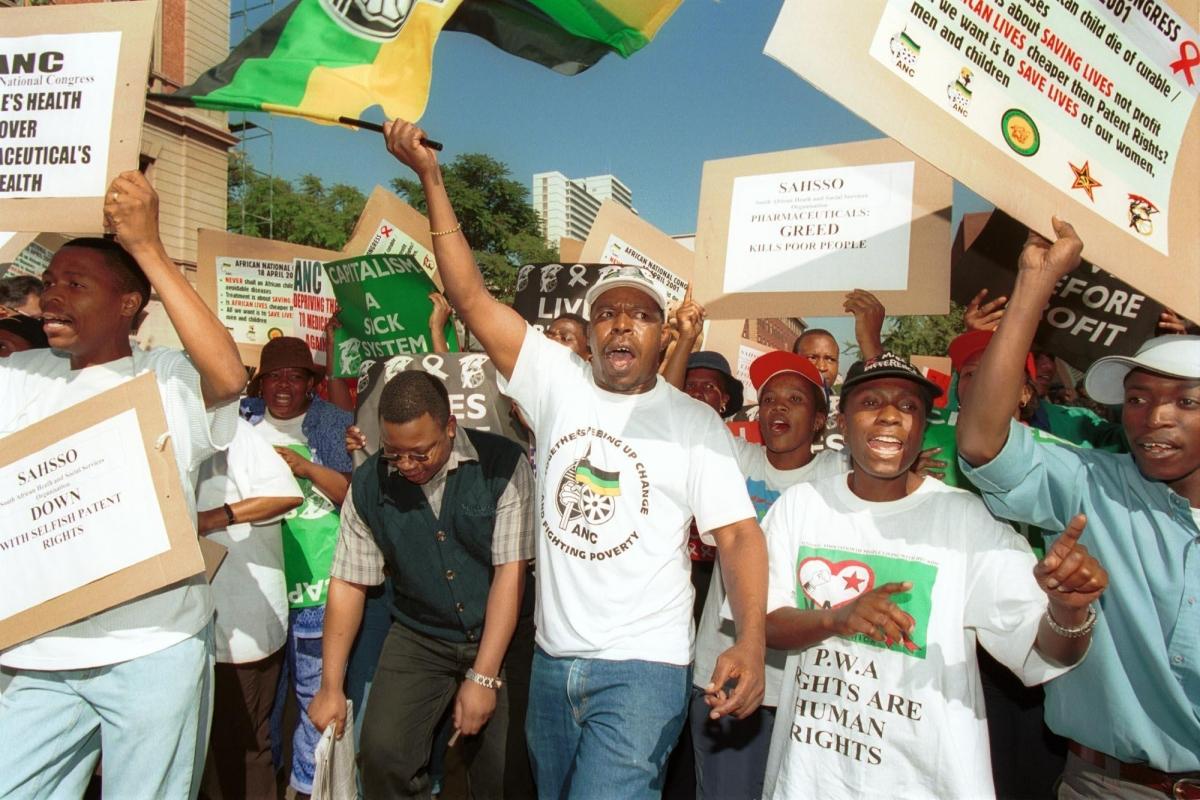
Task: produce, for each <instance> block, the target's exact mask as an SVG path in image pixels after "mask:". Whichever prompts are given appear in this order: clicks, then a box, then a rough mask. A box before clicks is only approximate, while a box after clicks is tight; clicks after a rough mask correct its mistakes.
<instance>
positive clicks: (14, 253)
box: [0, 233, 71, 278]
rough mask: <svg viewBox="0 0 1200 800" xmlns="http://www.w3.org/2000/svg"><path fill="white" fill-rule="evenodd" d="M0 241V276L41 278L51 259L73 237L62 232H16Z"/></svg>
mask: <svg viewBox="0 0 1200 800" xmlns="http://www.w3.org/2000/svg"><path fill="white" fill-rule="evenodd" d="M9 237H10V238H8V240H7V241H4V242H3V243H0V276H3V277H5V278H11V277H14V276H16V275H29V276H31V277H34V278H40V277H41V276H42V273H43V272H45V271H46V267H48V266H50V259H52V258H54V254H55V253H57V252H58V249H59V248H60V247H62V246H63V245H64V244H66V243H67V242H68V241H69V240H70V239H71V237H70V236H67V235H65V234H61V233H14V234H10V235H9Z"/></svg>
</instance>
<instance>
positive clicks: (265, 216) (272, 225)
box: [226, 153, 367, 250]
mask: <svg viewBox="0 0 1200 800" xmlns="http://www.w3.org/2000/svg"><path fill="white" fill-rule="evenodd" d="M366 202H367V198H366V196H364V195H363V193H362V192H360V191H359V190H358V189H356V188H355V187H353V186H349V185H347V184H344V183H335V184H333V185H332V186H329V187H326V186H325V184H324V183H323V182H322V181H321V179H320V178H318V177H317V176H315V175H302V176H300V178H299V179H298V180H297V181H296V182H295V184H293V183H292V182H291V181H288V180H285V179H283V178H279V177H272V176H268V175H264V174H263V173H261V172H256V171H255V170H254V168H253V165H251V164H250V163H249V162H247V161H245V160H244V158H243V157H242V156H240V155H239V154H236V153H235V154H233V155H231V156H230V159H229V205H228V210H227V212H226V222H227V226H228V229H229V230H230V231H231V232H233V233H241V234H245V235H246V236H259V237H263V238H270V239H276V240H278V241H281V242H291V243H292V244H304V245H310V246H312V247H324V248H326V249H328V250H340V249H341V248H342V246H343V245H344V244H346V240H347V239H349V238H350V233H351V231H352V230H353V229H354V223H355V221H356V220H357V219H358V215H359V214H361V213H362V210H363V206H364V205H366Z"/></svg>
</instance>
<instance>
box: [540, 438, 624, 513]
mask: <svg viewBox="0 0 1200 800" xmlns="http://www.w3.org/2000/svg"><path fill="white" fill-rule="evenodd" d="M620 496H621V473H620V472H609V471H608V470H603V469H600V468H598V467H595V466H593V465H592V463H591V461H589V460H588V456H586V455H585V456H584V457H583V458H581V459H579V460H578V461H576V462H575V463H574V464H573V465H571V466H570V467H568V468H567V469H566V471H565V472H564V473H563V477H562V480H561V481H559V484H558V494H557V495H556V496H555V498H554V499H555V505H556V507H557V508H558V513H559V514H560V515H561V516H560V517H559V527H560V528H566V527H567V526H568V524H569V523H570V522H572V521H573V520H578V519H580V518H582V519H583V520H584V521H585V522H586V523H587V524H588V525H603V524H604V523H605V522H608V521H609V520H610V519H612V516H613V514H614V513H615V511H616V507H617V503H616V499H615V498H617V497H620Z"/></svg>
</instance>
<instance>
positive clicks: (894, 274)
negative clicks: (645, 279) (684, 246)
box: [694, 139, 954, 319]
mask: <svg viewBox="0 0 1200 800" xmlns="http://www.w3.org/2000/svg"><path fill="white" fill-rule="evenodd" d="M953 190H954V186H953V182H952V181H951V180H950V178H949V177H947V176H946V175H945V174H943V173H942V172H940V171H938V170H937V169H935V168H934V167H933V166H932V165H930V164H929V163H928V162H926V161H924V160H922V159H920V158H918V157H917V156H915V155H913V154H912V153H911V152H909V151H908V150H906V149H905V148H903V147H901V146H900V145H899V144H897V143H896V142H893V141H891V140H888V139H877V140H874V141H866V142H851V143H848V144H839V145H829V146H825V147H810V148H805V149H802V150H787V151H784V152H779V153H762V154H759V155H752V156H743V157H740V158H728V159H722V160H719V161H706V162H705V163H704V177H703V179H702V181H701V185H700V216H699V224H698V227H697V231H696V278H695V289H694V291H695V296H696V300H697V301H699V302H700V303H702V304H703V305H704V307H705V308H706V309H708V315H709V318H710V319H739V318H743V317H770V316H800V315H815V316H832V315H841V314H843V313H844V312H843V310H842V304H843V302H844V300H845V295H846V293H847V292H850V291H852V290H854V289H866V290H868V291H870V292H873V293H874V294H875V295H876V296H877V297H878V298H879V299H880V301H881V302H882V303H883V304H884V306H885V307H886V308H887V311H888V313H889V314H893V315H900V314H944V313H946V312H947V311H948V310H949V288H948V285H947V284H948V281H947V278H948V276H949V274H950V204H951V200H952V197H953Z"/></svg>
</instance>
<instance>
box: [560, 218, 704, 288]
mask: <svg viewBox="0 0 1200 800" xmlns="http://www.w3.org/2000/svg"><path fill="white" fill-rule="evenodd" d="M564 260H565V259H564ZM579 260H580V261H581V262H582V263H585V264H633V265H634V266H637V267H641V268H642V269H643V270H644V271H645V272H646V273H647V274H648V276H649V277H650V278H652V279H653V280H655V281H657V282H658V283H659V284H661V285H662V287H663V289H664V290H666V293H667V305H668V306H669V307H671V308H674V307H675V306H677V305H679V303H680V302H681V301H682V300H683V295H684V293H686V292H687V287H688V282H689V281H691V280H692V273H693V269H694V262H695V254H694V253H692V251H691V250H688V249H687V248H686V247H684V246H683V245H681V244H679V242H676V241H675V240H674V239H672V238H671V237H670V236H668V235H667V234H665V233H663V232H662V231H660V230H659V229H658V228H656V227H654V226H653V225H651V224H650V223H649V222H646V220H644V219H642V218H641V217H639V216H638V215H637V214H634V213H633V212H632V211H630V210H629V209H627V208H625V207H624V206H622V205H621V204H619V203H615V202H613V201H612V200H605V201H604V202H603V203H602V204H601V205H600V213H598V214H597V215H596V221H595V222H593V223H592V230H591V231H590V232H589V233H588V238H587V241H586V242H584V243H583V252H582V253H580V255H579Z"/></svg>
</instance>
